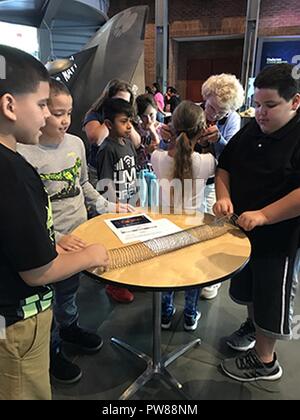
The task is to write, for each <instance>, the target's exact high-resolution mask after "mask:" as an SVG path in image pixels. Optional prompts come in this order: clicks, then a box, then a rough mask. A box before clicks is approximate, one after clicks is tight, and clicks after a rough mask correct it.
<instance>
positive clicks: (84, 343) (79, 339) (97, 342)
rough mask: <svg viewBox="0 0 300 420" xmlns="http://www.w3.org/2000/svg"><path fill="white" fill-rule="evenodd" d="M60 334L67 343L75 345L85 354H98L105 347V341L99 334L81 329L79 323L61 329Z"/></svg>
mask: <svg viewBox="0 0 300 420" xmlns="http://www.w3.org/2000/svg"><path fill="white" fill-rule="evenodd" d="M59 334H60V337H61V338H62V339H63V340H64V341H65V342H67V343H70V344H73V345H74V346H75V347H77V348H78V349H79V350H80V351H82V352H84V353H88V354H92V353H96V352H97V351H99V350H100V349H101V347H102V346H103V340H102V338H101V337H100V336H99V335H98V334H95V333H92V332H90V331H87V330H85V329H83V328H81V327H79V326H78V325H77V323H76V324H72V325H70V326H69V327H68V328H63V329H61V330H60V332H59Z"/></svg>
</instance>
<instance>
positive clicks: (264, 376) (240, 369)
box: [221, 349, 282, 382]
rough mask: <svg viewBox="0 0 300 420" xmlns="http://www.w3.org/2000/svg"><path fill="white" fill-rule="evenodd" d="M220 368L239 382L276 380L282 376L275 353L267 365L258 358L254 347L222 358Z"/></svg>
mask: <svg viewBox="0 0 300 420" xmlns="http://www.w3.org/2000/svg"><path fill="white" fill-rule="evenodd" d="M221 368H222V370H223V372H224V373H225V374H226V375H227V376H229V377H230V378H233V379H236V380H237V381H240V382H254V381H258V380H264V381H276V380H278V379H280V378H281V376H282V368H281V366H280V364H279V362H278V360H277V356H276V354H274V361H273V363H272V366H271V367H269V366H268V365H266V364H265V363H263V362H262V361H261V360H260V359H259V357H258V355H257V353H256V351H255V350H254V349H252V350H249V351H248V352H247V353H244V354H242V355H241V356H240V357H235V358H233V359H227V360H223V362H222V363H221Z"/></svg>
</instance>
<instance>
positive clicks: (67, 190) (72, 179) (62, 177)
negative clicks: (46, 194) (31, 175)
mask: <svg viewBox="0 0 300 420" xmlns="http://www.w3.org/2000/svg"><path fill="white" fill-rule="evenodd" d="M81 165H82V162H81V159H80V158H77V159H76V162H75V164H74V166H72V167H71V168H67V169H64V170H63V171H60V172H53V173H50V174H42V173H41V174H40V177H41V179H42V181H57V182H65V183H66V184H67V186H65V187H64V188H63V189H62V190H61V191H60V192H58V193H56V194H54V195H52V196H51V197H50V199H51V201H56V200H61V199H63V198H72V197H76V196H78V195H79V194H80V189H79V188H78V187H76V180H77V179H78V178H79V176H80V168H81Z"/></svg>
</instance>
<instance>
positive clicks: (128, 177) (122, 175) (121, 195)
mask: <svg viewBox="0 0 300 420" xmlns="http://www.w3.org/2000/svg"><path fill="white" fill-rule="evenodd" d="M103 116H104V123H105V124H106V126H107V128H108V130H109V137H107V138H106V139H105V140H104V142H103V143H102V144H101V146H100V148H99V151H98V153H97V159H96V164H97V174H98V183H97V190H98V191H99V192H100V194H101V195H103V196H104V197H105V198H107V200H109V201H111V202H121V203H130V204H131V205H133V206H136V205H137V203H138V199H137V176H136V151H135V148H134V146H133V144H132V142H131V140H129V138H128V137H129V135H130V133H131V130H132V129H133V126H132V122H131V120H132V118H133V116H134V111H133V108H132V106H131V105H130V104H129V103H128V102H127V101H125V100H124V99H120V98H113V99H106V100H105V101H104V103H103ZM106 293H107V294H108V295H109V296H110V297H112V298H113V299H114V300H116V301H117V302H122V303H129V302H132V301H133V299H134V296H133V294H132V293H131V292H130V291H129V290H128V289H125V288H120V287H115V286H112V285H109V286H106Z"/></svg>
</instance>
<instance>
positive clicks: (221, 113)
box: [205, 101, 228, 120]
mask: <svg viewBox="0 0 300 420" xmlns="http://www.w3.org/2000/svg"><path fill="white" fill-rule="evenodd" d="M205 109H210V110H211V111H212V116H213V118H214V120H221V119H222V118H224V117H225V116H226V115H227V114H228V109H224V108H223V109H222V108H218V110H216V109H215V108H214V107H213V106H212V105H211V104H210V103H209V102H208V101H206V103H205Z"/></svg>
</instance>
